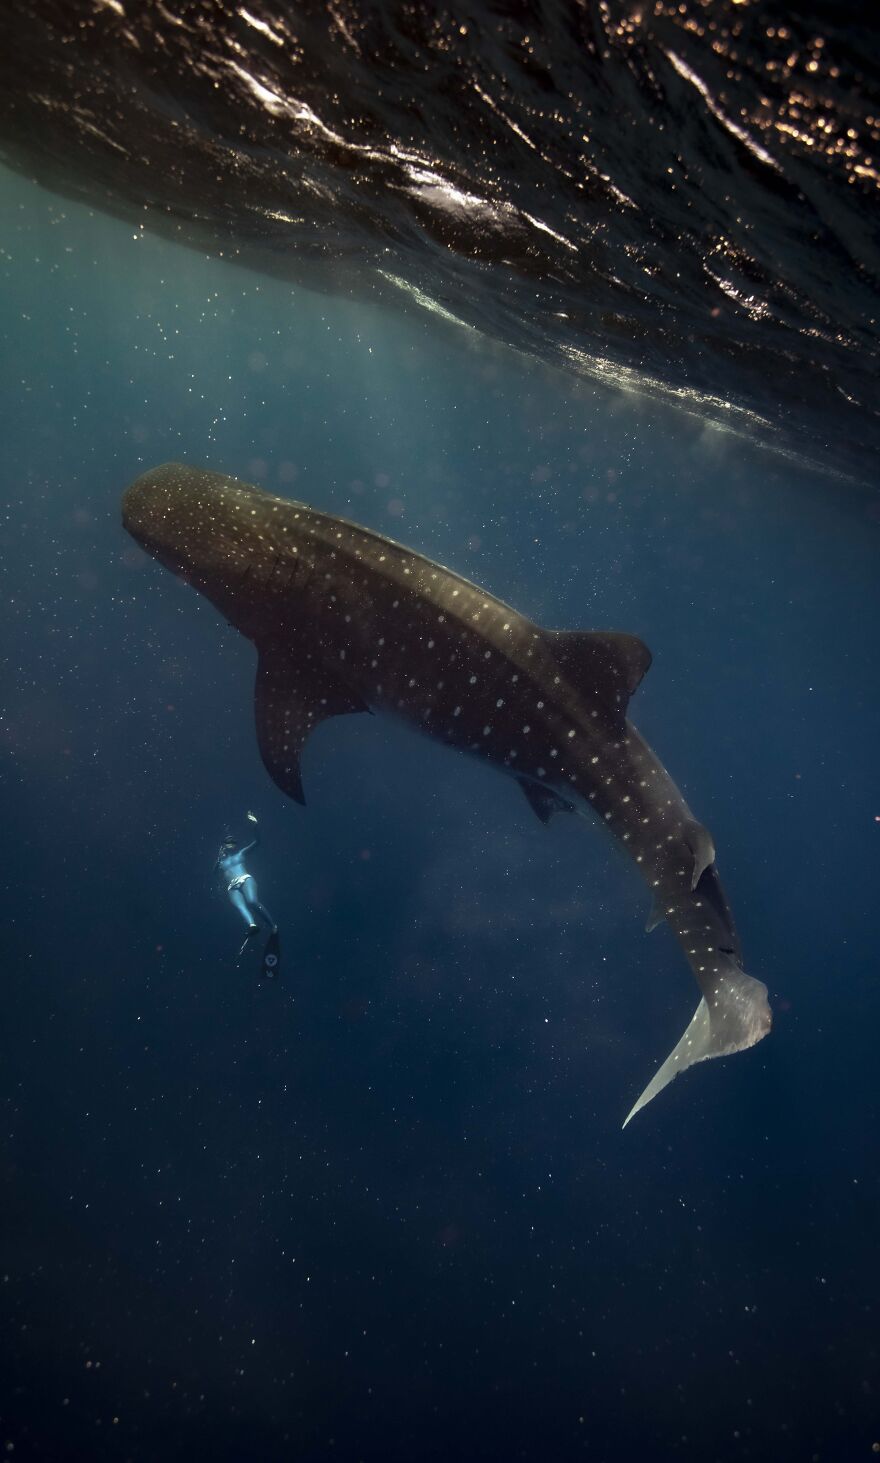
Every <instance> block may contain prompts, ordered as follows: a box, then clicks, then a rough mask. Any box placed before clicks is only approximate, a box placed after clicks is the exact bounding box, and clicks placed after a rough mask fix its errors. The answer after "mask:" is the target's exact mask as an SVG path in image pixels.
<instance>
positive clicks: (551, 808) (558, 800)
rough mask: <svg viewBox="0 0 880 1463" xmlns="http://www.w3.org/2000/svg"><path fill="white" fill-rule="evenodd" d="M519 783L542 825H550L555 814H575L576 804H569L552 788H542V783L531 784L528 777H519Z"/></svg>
mask: <svg viewBox="0 0 880 1463" xmlns="http://www.w3.org/2000/svg"><path fill="white" fill-rule="evenodd" d="M516 780H517V782H518V783H519V785H520V787H521V788H522V790H523V792H524V793H525V795H526V797H527V798H528V801H529V806H530V807H531V808H533V809H534V812H535V814H536V815H537V817H539V818H540V819H541V822H542V823H549V822H550V819H551V818H552V817H553V814H554V813H573V812H574V803H570V802H568V800H567V799H566V798H564V797H560V795H559V793H558V792H554V791H553V789H552V787H542V785H541V783H540V782H529V780H528V778H527V777H518V778H517V779H516Z"/></svg>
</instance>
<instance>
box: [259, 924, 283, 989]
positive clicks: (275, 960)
mask: <svg viewBox="0 0 880 1463" xmlns="http://www.w3.org/2000/svg"><path fill="white" fill-rule="evenodd" d="M262 974H263V976H264V978H265V979H266V980H277V979H278V977H279V975H280V974H281V941H280V939H279V937H278V931H277V930H273V931H272V933H271V935H270V936H269V938H268V940H267V941H266V948H265V950H264V951H263V971H262Z"/></svg>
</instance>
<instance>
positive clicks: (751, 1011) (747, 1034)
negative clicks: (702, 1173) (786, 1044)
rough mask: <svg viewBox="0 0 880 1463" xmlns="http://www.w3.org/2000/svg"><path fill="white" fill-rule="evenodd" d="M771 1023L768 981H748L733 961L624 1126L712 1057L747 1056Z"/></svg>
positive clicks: (720, 976)
mask: <svg viewBox="0 0 880 1463" xmlns="http://www.w3.org/2000/svg"><path fill="white" fill-rule="evenodd" d="M770 1023H771V1015H770V1007H769V1005H768V1002H767V987H766V986H765V985H764V984H763V982H762V981H760V980H755V979H754V977H753V976H751V975H746V973H745V971H744V970H741V969H740V967H739V965H738V964H737V963H736V961H735V960H733V959H730V960H728V961H727V962H726V968H724V969H723V970H722V971H721V973H720V974H719V975H718V976H716V977H714V978H713V987H712V989H711V990H707V992H706V994H705V995H704V996H703V998H702V1000H701V1001H700V1004H699V1006H698V1007H697V1009H696V1011H695V1012H694V1014H693V1017H692V1018H691V1021H690V1024H689V1026H688V1027H687V1029H686V1031H685V1033H684V1036H683V1037H682V1038H681V1041H679V1042H678V1044H677V1046H675V1047H673V1049H672V1051H671V1052H670V1054H669V1056H668V1057H667V1058H666V1061H665V1062H664V1063H663V1065H662V1066H661V1067H660V1069H659V1070H658V1071H657V1072H655V1074H654V1076H653V1077H652V1078H651V1080H650V1082H649V1083H648V1085H647V1087H646V1088H645V1090H644V1092H643V1093H642V1095H641V1096H640V1097H639V1099H638V1101H637V1102H636V1103H634V1105H633V1106H632V1108H631V1109H630V1111H629V1112H628V1114H627V1116H626V1120H625V1122H624V1124H623V1126H624V1127H626V1125H627V1123H628V1122H630V1120H631V1119H632V1118H634V1117H635V1115H636V1113H637V1112H640V1111H641V1109H642V1108H643V1107H646V1106H647V1104H648V1103H649V1102H650V1101H651V1100H652V1099H653V1098H655V1097H656V1096H657V1093H658V1092H662V1091H663V1088H664V1087H666V1086H668V1084H669V1083H670V1082H671V1081H672V1079H673V1078H674V1077H677V1076H678V1075H679V1073H681V1072H684V1071H686V1070H687V1068H688V1067H692V1066H693V1065H694V1063H695V1062H703V1061H705V1060H706V1059H707V1058H708V1057H725V1056H728V1055H729V1054H730V1053H731V1052H741V1051H745V1049H746V1047H750V1046H754V1045H755V1042H757V1041H760V1040H761V1038H762V1037H763V1036H766V1035H767V1032H768V1031H769V1030H770Z"/></svg>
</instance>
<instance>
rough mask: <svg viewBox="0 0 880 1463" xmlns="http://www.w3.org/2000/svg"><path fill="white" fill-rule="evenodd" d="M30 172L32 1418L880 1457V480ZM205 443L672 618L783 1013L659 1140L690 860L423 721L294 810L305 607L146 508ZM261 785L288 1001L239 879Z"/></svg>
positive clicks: (24, 1202) (11, 1437) (23, 1219)
mask: <svg viewBox="0 0 880 1463" xmlns="http://www.w3.org/2000/svg"><path fill="white" fill-rule="evenodd" d="M3 198H4V214H3V217H4V222H3V229H2V245H3V257H2V315H0V332H2V370H3V384H2V398H0V399H2V402H3V416H4V431H3V438H2V460H3V481H4V486H5V492H4V499H5V504H6V506H5V509H4V514H3V521H2V540H0V543H2V565H3V578H4V604H5V606H6V609H5V613H4V616H3V620H2V629H0V636H2V653H3V673H2V722H0V732H2V748H3V806H4V814H5V816H4V829H3V837H2V871H3V872H2V886H3V890H4V895H5V901H4V902H5V916H4V921H3V929H4V938H3V949H4V959H3V967H2V968H3V975H4V981H3V989H4V1013H3V1020H2V1023H0V1031H2V1044H3V1050H2V1062H0V1090H2V1096H3V1104H4V1107H3V1111H4V1123H3V1127H2V1163H3V1180H4V1203H3V1209H2V1219H0V1226H2V1236H3V1239H2V1255H3V1259H2V1280H3V1287H2V1302H3V1327H2V1342H0V1344H2V1359H0V1377H2V1384H0V1442H2V1444H3V1445H4V1446H5V1448H6V1449H7V1452H8V1453H9V1455H10V1456H11V1457H13V1458H27V1459H30V1458H35V1459H46V1460H53V1463H54V1460H62V1459H64V1460H66V1459H90V1460H91V1459H103V1458H107V1459H117V1458H118V1459H132V1460H137V1463H141V1460H144V1463H148V1460H154V1459H155V1460H159V1459H161V1460H163V1463H167V1460H184V1459H186V1460H189V1459H192V1458H195V1457H206V1458H212V1459H216V1460H222V1463H232V1460H244V1459H252V1458H258V1459H264V1460H267V1463H268V1460H276V1459H278V1460H282V1459H289V1458H302V1459H308V1460H311V1459H325V1458H327V1459H329V1458H336V1459H340V1460H358V1459H364V1460H373V1459H376V1460H378V1459H382V1460H385V1463H412V1460H419V1463H421V1460H435V1459H436V1460H440V1459H447V1458H449V1457H458V1458H461V1459H465V1460H477V1459H480V1460H495V1459H508V1458H509V1459H523V1460H529V1463H532V1460H535V1463H537V1460H543V1459H547V1458H558V1459H570V1458H572V1459H573V1458H581V1457H583V1458H586V1459H590V1460H608V1463H612V1460H614V1463H616V1460H622V1459H630V1458H634V1457H646V1458H652V1459H654V1460H667V1459H669V1460H672V1459H675V1460H678V1459H695V1460H696V1459H699V1460H720V1463H728V1460H730V1463H736V1460H745V1459H754V1460H764V1459H768V1458H773V1459H775V1460H779V1463H788V1460H792V1463H794V1460H799V1463H800V1460H806V1459H817V1460H821V1463H826V1460H827V1463H832V1460H833V1463H840V1460H850V1459H853V1460H858V1459H861V1458H868V1457H869V1456H871V1448H872V1444H873V1443H875V1442H876V1441H878V1439H880V1424H878V1412H877V1401H878V1399H877V1389H878V1340H877V1336H878V1327H877V1283H876V1282H877V1266H876V1236H877V1232H878V1224H880V1205H878V1185H877V1175H876V1132H877V1119H878V1100H877V1083H876V1069H877V1062H876V1031H877V1025H878V1017H880V1001H878V991H877V937H876V916H875V911H876V903H877V896H876V884H877V877H876V870H877V848H878V839H880V788H878V779H877V766H876V761H877V747H878V745H880V692H878V687H877V674H878V664H877V660H878V657H877V649H876V645H877V628H878V608H880V605H878V601H880V590H878V584H877V573H876V562H877V549H878V538H880V516H878V510H877V503H876V499H875V498H874V497H872V496H871V494H870V493H869V492H862V491H861V490H858V491H857V490H855V489H853V490H849V489H841V487H840V485H839V484H835V486H834V490H833V491H829V485H828V483H827V482H826V481H825V480H824V479H823V478H822V477H820V476H816V475H811V474H807V473H798V472H797V471H796V470H795V469H793V468H791V467H789V466H786V465H785V464H784V463H782V462H781V460H780V459H779V458H778V457H773V456H771V455H769V454H763V453H761V452H759V451H758V450H756V449H754V448H751V447H749V446H748V444H747V443H744V442H743V441H738V440H736V439H734V438H732V437H724V436H721V435H720V434H718V433H716V432H714V431H702V430H701V429H700V427H699V426H698V425H697V424H696V423H694V422H690V421H688V420H687V419H685V418H680V417H678V416H674V415H672V414H671V413H667V412H661V411H659V410H657V411H655V412H653V413H652V411H651V410H649V409H648V408H646V407H645V405H644V404H642V403H639V402H638V401H637V400H636V399H635V398H628V397H626V396H625V395H623V394H621V393H612V392H606V391H604V390H600V389H598V388H594V387H592V386H590V387H585V386H581V387H578V386H576V385H575V384H573V383H572V381H571V380H570V379H567V378H565V377H563V376H561V375H556V374H552V373H550V372H548V371H545V370H543V369H542V368H539V367H537V366H529V365H528V364H527V363H526V362H525V361H524V360H523V359H522V358H521V357H518V356H515V355H512V354H508V353H505V352H504V351H503V350H501V349H500V348H498V347H490V346H488V345H487V344H486V343H485V342H481V341H480V339H479V338H478V337H476V336H475V335H473V333H471V332H466V331H463V330H456V329H455V328H454V327H452V326H447V325H444V324H443V323H442V322H439V321H437V320H435V319H434V318H433V317H430V316H425V318H424V320H423V321H422V320H418V319H416V320H413V321H409V322H406V321H401V320H400V319H399V318H397V317H391V316H387V315H385V314H383V313H381V312H380V311H378V310H375V309H371V308H370V307H368V306H366V305H359V306H355V305H353V304H350V303H346V302H344V301H339V300H336V301H334V300H331V299H328V298H323V297H320V296H315V295H309V294H308V293H305V292H302V291H292V290H291V289H290V288H289V287H288V286H286V285H283V284H280V283H273V282H271V281H267V280H265V279H261V278H260V277H258V276H257V275H249V274H247V273H244V272H242V271H241V270H233V269H231V268H227V267H226V266H225V265H223V264H222V263H219V262H217V261H209V260H208V259H205V258H201V257H199V256H198V255H196V254H194V253H189V252H185V251H183V250H179V249H176V248H175V247H174V246H172V245H170V244H164V243H160V242H157V241H155V240H151V239H150V237H149V236H148V235H143V234H141V231H140V230H132V229H131V228H129V227H127V226H125V225H123V224H118V223H112V222H109V221H108V220H106V219H104V218H100V217H97V216H92V215H89V214H87V213H86V212H85V211H84V210H81V209H79V208H78V207H77V206H75V205H70V204H66V203H62V202H60V201H58V200H57V199H52V198H51V197H50V195H48V194H46V193H42V192H40V191H38V190H37V189H36V188H32V187H30V186H29V185H27V184H26V183H25V182H23V181H19V180H14V179H13V178H12V177H11V176H7V177H5V178H4V180H3ZM134 234H136V235H137V237H133V235H134ZM173 458H184V459H186V460H188V461H191V462H193V463H195V464H199V465H205V466H211V467H214V468H217V469H220V470H222V471H224V472H231V473H237V474H240V475H241V476H243V477H245V478H246V479H248V480H250V481H257V482H261V483H263V484H264V485H266V486H267V487H271V488H272V489H273V490H274V491H280V492H282V493H286V494H290V495H292V496H293V495H295V496H297V497H299V498H302V499H304V500H305V501H307V502H310V503H312V504H315V505H316V506H318V507H320V508H321V509H323V510H326V511H330V512H334V513H341V514H344V515H347V516H350V517H352V518H354V519H356V520H357V521H359V522H362V523H365V524H367V525H369V526H371V527H373V528H376V529H378V530H379V531H381V532H384V533H388V534H391V535H393V536H394V537H396V538H399V539H401V540H403V541H404V542H407V543H409V544H411V545H413V546H414V547H415V548H417V549H419V550H421V551H423V552H425V553H427V554H430V555H431V556H434V557H436V558H438V559H440V560H442V561H443V562H445V563H448V564H449V565H451V566H452V567H454V568H456V569H457V570H459V571H460V572H462V573H464V574H466V575H468V576H470V577H472V578H473V579H475V580H477V581H478V582H480V583H482V584H485V585H486V586H487V587H488V588H489V589H491V590H492V591H493V592H494V593H496V594H499V595H501V596H502V597H504V598H505V599H507V600H509V601H511V602H512V603H513V604H515V605H516V606H517V608H519V609H522V610H523V611H525V612H527V613H529V614H531V615H533V616H534V617H535V618H536V619H537V620H538V621H540V622H541V623H543V624H546V625H549V626H555V627H613V628H619V629H623V630H628V631H632V632H634V633H636V634H638V635H641V636H642V637H643V638H644V639H645V640H646V642H647V643H648V644H649V645H650V647H651V649H652V651H653V653H654V664H653V667H652V669H651V671H650V673H649V675H648V676H647V678H646V681H645V683H644V685H643V686H642V688H641V689H640V690H639V692H638V695H637V697H636V698H635V700H634V702H633V704H632V707H631V715H632V717H633V719H634V720H635V722H636V723H637V725H638V726H639V727H640V729H641V731H642V732H643V733H644V734H645V736H646V737H647V738H648V740H649V741H650V743H651V744H652V745H653V746H654V747H655V748H656V750H657V751H658V753H659V755H660V756H661V757H662V759H663V760H664V762H665V763H666V764H667V766H668V767H669V768H670V770H671V772H672V773H673V775H674V776H675V777H676V779H677V781H678V782H679V784H680V785H681V787H682V789H683V791H684V792H685V795H686V796H687V798H688V800H689V802H690V803H691V805H692V807H693V808H694V811H695V813H696V814H697V816H699V817H700V818H701V819H702V820H703V821H704V822H705V823H706V824H707V825H708V826H709V827H710V828H711V829H712V831H713V834H714V837H715V842H716V845H717V848H718V859H719V867H720V869H721V873H722V876H723V879H724V882H725V885H726V887H727V889H728V891H729V894H730V898H731V902H732V905H733V908H734V911H735V913H736V917H737V922H738V925H739V928H740V932H741V936H742V941H743V946H744V951H745V958H746V968H747V969H748V970H749V971H750V972H752V973H753V974H755V975H757V976H760V977H761V978H762V979H764V980H766V981H767V983H768V985H769V986H770V989H771V999H772V1001H773V1005H774V1012H775V1025H774V1030H773V1032H772V1033H771V1035H770V1037H769V1038H768V1039H767V1040H766V1041H764V1042H762V1043H761V1044H760V1045H759V1046H758V1047H757V1048H755V1049H754V1050H753V1051H751V1052H748V1053H745V1054H743V1055H741V1056H737V1057H733V1058H729V1059H726V1060H724V1061H720V1062H716V1063H711V1064H708V1065H706V1066H701V1067H698V1068H697V1069H695V1070H694V1071H693V1072H690V1073H688V1074H687V1075H686V1076H685V1077H683V1078H682V1079H681V1081H680V1082H677V1083H675V1084H674V1085H673V1086H672V1087H671V1088H670V1089H669V1090H668V1091H667V1092H665V1093H664V1094H662V1096H661V1097H660V1098H658V1100H657V1101H656V1102H655V1103H654V1104H652V1105H651V1107H650V1108H649V1109H647V1110H646V1112H644V1113H643V1114H641V1115H640V1116H639V1118H638V1120H637V1121H635V1122H634V1123H633V1124H632V1126H631V1127H629V1128H628V1129H627V1130H626V1132H625V1133H623V1134H622V1133H621V1132H620V1123H621V1121H622V1119H623V1117H624V1115H625V1113H626V1112H627V1110H628V1108H629V1105H630V1103H631V1102H632V1101H633V1099H634V1098H635V1096H636V1095H637V1093H638V1091H639V1090H640V1089H641V1086H642V1085H643V1084H644V1082H645V1081H646V1080H647V1078H648V1076H649V1075H650V1073H651V1071H652V1070H653V1068H654V1066H655V1064H656V1063H657V1062H658V1061H659V1060H660V1059H661V1058H662V1056H664V1055H665V1054H666V1052H667V1051H668V1050H669V1048H670V1046H671V1045H672V1043H673V1041H674V1040H676V1039H677V1038H678V1036H679V1035H680V1033H681V1030H682V1028H683V1026H684V1023H685V1021H686V1019H687V1017H688V1016H689V1015H690V1012H691V1010H692V1008H693V1005H694V1003H695V1000H696V992H695V990H694V989H693V987H692V983H691V979H690V976H689V973H688V971H687V969H686V966H685V964H684V962H683V961H682V959H681V956H680V953H679V952H678V950H677V948H676V947H675V944H674V941H673V940H672V938H671V937H670V936H669V934H668V933H667V932H666V931H665V930H662V929H661V930H657V931H656V932H655V933H654V934H652V935H651V936H650V937H648V936H646V935H645V934H644V933H643V928H642V927H643V923H644V918H645V915H646V913H647V908H648V903H649V901H648V898H647V895H646V893H645V891H644V889H643V888H642V886H641V885H640V883H639V881H638V880H637V879H636V878H635V876H634V875H633V873H632V871H631V869H630V868H628V867H627V866H626V865H625V864H624V862H623V861H622V860H620V859H619V857H618V856H617V854H616V852H615V850H614V849H613V847H612V845H611V843H610V842H609V841H607V840H606V839H605V838H604V837H603V836H602V834H601V832H600V830H598V829H593V828H591V827H588V826H587V825H585V824H582V823H580V822H578V821H576V820H574V819H572V820H565V819H560V820H558V821H556V822H554V823H553V824H551V825H550V827H548V828H546V829H544V828H542V827H541V826H540V825H539V823H538V822H537V820H536V819H535V818H534V816H533V815H532V813H531V812H530V810H529V808H528V807H527V805H526V802H525V800H524V799H523V798H522V796H521V795H520V793H519V792H518V790H517V789H516V788H515V787H514V786H513V785H512V784H511V783H509V782H507V781H505V780H504V779H502V778H500V777H497V776H495V775H493V774H492V773H491V772H489V771H486V770H485V769H483V768H481V767H479V766H477V765H476V764H470V763H468V762H467V761H466V760H464V759H462V758H459V757H458V756H457V755H455V754H453V753H450V752H447V751H444V750H442V749H440V748H439V747H437V746H435V745H433V744H431V743H429V742H427V741H420V740H418V739H416V738H415V737H413V736H410V735H408V734H406V733H404V732H403V731H401V730H400V729H398V728H396V727H395V726H393V725H392V724H390V723H388V722H386V721H382V720H380V719H379V718H371V719H368V718H357V717H354V718H348V719H346V718H339V719H337V720H335V721H333V722H331V723H329V724H327V725H326V726H325V727H324V728H322V729H321V730H320V732H319V733H318V734H317V735H316V736H315V738H314V740H313V742H312V743H310V745H309V747H308V749H307V752H306V755H305V759H304V778H305V785H306V795H307V798H308V807H307V808H306V809H305V810H303V809H301V808H299V807H297V806H295V805H294V804H292V803H290V802H288V801H286V800H285V799H284V798H283V797H282V795H281V794H280V793H279V792H278V791H277V790H276V789H275V788H274V787H273V786H272V784H271V783H270V781H269V779H268V778H267V776H266V774H265V772H264V771H263V769H262V766H261V764H260V761H259V757H258V753H257V749H256V743H255V738H254V731H253V721H252V704H251V703H252V679H253V671H254V664H253V653H252V650H251V648H250V646H249V645H248V644H247V643H246V642H245V641H243V640H241V639H239V638H238V637H237V636H236V635H235V634H234V633H233V632H232V631H231V630H230V629H229V628H228V627H227V626H225V625H224V624H223V623H222V622H221V621H220V619H219V617H218V616H217V615H216V614H215V613H214V612H213V611H212V610H211V609H210V607H209V606H208V605H207V604H206V603H205V602H203V601H200V600H199V599H198V597H197V596H196V595H195V594H193V593H192V592H191V591H189V590H187V589H186V588H185V587H183V586H181V585H180V584H179V583H178V582H177V581H175V580H174V579H173V578H172V577H171V576H170V575H168V574H167V573H165V572H164V571H163V570H162V569H160V568H159V567H158V565H156V564H154V563H152V562H151V561H149V560H148V559H147V558H146V556H145V555H143V554H142V553H141V552H140V551H139V550H138V549H137V548H136V546H135V545H134V544H133V543H132V541H131V540H130V539H128V538H127V537H126V536H125V535H124V533H123V531H122V529H121V526H120V523H119V498H120V494H121V492H122V490H123V489H124V487H125V486H126V485H127V484H128V482H129V481H130V480H131V479H132V478H133V477H134V476H136V475H137V473H139V472H140V471H142V470H143V469H144V468H145V467H148V466H152V465H154V464H157V463H160V462H163V461H165V460H168V459H173ZM247 808H253V809H254V810H255V811H256V812H257V813H258V815H259V816H260V818H261V822H262V829H263V844H262V847H261V849H260V850H259V852H258V853H257V854H256V855H255V856H254V861H253V868H254V872H255V873H256V874H257V875H258V877H259V880H260V886H261V891H262V893H263V894H264V895H265V898H266V900H267V902H268V903H269V905H270V907H271V908H273V910H274V911H275V913H276V914H277V917H278V919H279V922H280V924H281V927H282V935H283V939H284V944H285V960H286V969H285V973H284V978H283V981H282V983H281V984H280V985H279V986H276V987H268V986H266V985H263V984H260V983H259V982H258V981H257V979H256V976H255V973H254V971H253V969H252V968H251V967H250V966H248V965H247V964H243V965H241V966H236V964H235V953H236V950H237V948H238V942H239V939H240V929H239V924H238V923H237V921H236V917H235V915H234V913H233V911H232V910H231V909H230V908H229V907H228V905H227V903H226V902H225V900H224V899H223V898H222V897H221V896H219V895H217V894H216V893H215V892H213V885H212V880H211V865H212V863H213V859H214V856H215V853H216V846H217V843H218V840H219V838H220V836H221V834H222V832H223V829H224V826H225V825H226V824H228V823H231V824H232V825H233V827H234V828H236V830H241V832H242V834H243V832H244V825H243V817H244V813H245V810H246V809H247ZM569 821H570V822H571V823H573V824H575V826H568V823H569Z"/></svg>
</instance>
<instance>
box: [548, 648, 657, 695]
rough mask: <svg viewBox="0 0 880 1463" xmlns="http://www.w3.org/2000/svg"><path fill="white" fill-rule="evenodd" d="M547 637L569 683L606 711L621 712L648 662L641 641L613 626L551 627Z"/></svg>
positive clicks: (648, 653)
mask: <svg viewBox="0 0 880 1463" xmlns="http://www.w3.org/2000/svg"><path fill="white" fill-rule="evenodd" d="M548 638H549V640H550V642H551V649H552V651H553V654H554V656H555V658H556V660H557V662H558V663H559V668H560V670H561V671H562V674H563V675H564V676H565V679H566V680H567V681H568V683H569V685H570V686H572V687H573V688H574V690H575V691H577V692H578V693H579V694H580V695H581V696H583V697H584V699H585V700H586V701H588V702H591V701H594V702H597V703H598V704H599V705H600V706H601V707H602V709H603V710H604V711H605V712H606V713H608V712H610V713H611V714H612V715H614V716H617V715H619V716H625V715H626V708H627V706H628V705H629V698H630V696H632V694H633V692H634V691H635V690H636V689H637V687H638V685H639V683H640V681H641V679H642V677H643V676H644V674H645V672H646V671H647V669H648V667H649V666H650V664H651V652H650V650H649V649H648V647H647V645H646V644H645V643H644V641H643V640H640V639H639V637H638V636H637V635H625V634H623V633H622V632H620V631H617V630H555V631H551V632H550V634H549V636H548Z"/></svg>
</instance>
